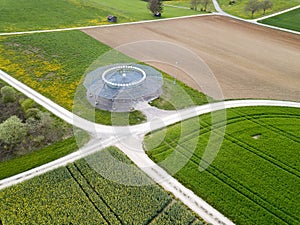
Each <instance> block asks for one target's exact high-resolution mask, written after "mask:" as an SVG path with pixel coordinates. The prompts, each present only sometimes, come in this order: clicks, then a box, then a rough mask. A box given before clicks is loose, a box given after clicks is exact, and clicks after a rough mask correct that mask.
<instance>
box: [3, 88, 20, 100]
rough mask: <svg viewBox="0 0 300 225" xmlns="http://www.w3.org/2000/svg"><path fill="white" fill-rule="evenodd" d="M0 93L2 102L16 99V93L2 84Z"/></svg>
mask: <svg viewBox="0 0 300 225" xmlns="http://www.w3.org/2000/svg"><path fill="white" fill-rule="evenodd" d="M1 95H2V101H3V102H4V103H8V102H14V101H15V100H16V93H15V90H14V89H13V88H12V87H9V86H4V87H3V88H1Z"/></svg>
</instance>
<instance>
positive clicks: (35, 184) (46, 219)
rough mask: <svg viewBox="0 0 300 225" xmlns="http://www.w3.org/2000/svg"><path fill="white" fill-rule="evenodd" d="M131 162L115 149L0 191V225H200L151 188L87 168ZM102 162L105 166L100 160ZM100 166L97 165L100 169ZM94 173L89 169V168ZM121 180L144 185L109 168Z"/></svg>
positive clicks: (132, 174)
mask: <svg viewBox="0 0 300 225" xmlns="http://www.w3.org/2000/svg"><path fill="white" fill-rule="evenodd" d="M108 155H113V156H114V158H115V159H118V160H119V161H121V162H123V163H126V164H131V165H132V162H131V161H130V160H129V159H128V158H127V157H126V156H125V155H124V154H122V153H121V152H119V151H118V150H117V149H116V148H109V149H106V150H102V151H100V152H98V153H96V154H93V155H91V156H89V159H88V160H84V159H81V160H78V161H76V162H75V163H72V164H69V165H68V166H66V167H62V168H59V169H56V170H54V171H51V172H48V173H46V174H44V175H41V176H39V177H35V178H33V179H31V180H28V181H25V182H23V183H21V184H18V185H15V186H12V187H9V188H6V189H4V190H1V191H0V198H1V202H0V219H1V223H2V224H6V225H9V224H12V225H15V224H32V225H34V224H88V225H90V224H138V225H140V224H148V223H149V222H151V223H152V224H178V225H179V224H192V223H193V224H198V225H200V224H203V223H202V222H201V220H199V219H198V218H197V217H196V216H195V215H194V214H193V213H192V212H191V211H190V210H188V209H187V208H186V207H185V206H184V205H182V203H180V202H179V201H178V200H175V199H174V197H172V196H170V195H169V194H168V193H167V192H165V191H164V190H163V189H162V188H161V187H159V186H158V185H156V184H152V185H146V186H129V185H125V184H119V183H116V182H114V181H110V180H108V179H105V178H104V177H102V176H101V175H100V174H99V173H97V172H96V171H95V170H94V169H92V168H91V167H90V164H88V163H87V161H88V162H89V163H91V162H90V160H92V161H93V162H94V163H95V162H98V164H97V165H94V166H100V167H101V163H104V164H106V166H107V165H108V166H111V163H112V161H111V160H110V159H109V158H107V156H108ZM103 159H105V160H103ZM99 162H101V163H99ZM93 168H94V167H93ZM109 171H112V172H113V173H114V174H115V175H116V176H120V177H121V179H122V177H123V180H130V179H139V180H144V181H149V182H150V178H148V177H147V176H146V175H145V174H144V173H143V172H142V171H141V170H139V169H138V168H137V167H135V166H134V167H131V170H128V171H124V170H118V169H117V168H110V170H109Z"/></svg>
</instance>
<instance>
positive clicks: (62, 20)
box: [0, 0, 199, 32]
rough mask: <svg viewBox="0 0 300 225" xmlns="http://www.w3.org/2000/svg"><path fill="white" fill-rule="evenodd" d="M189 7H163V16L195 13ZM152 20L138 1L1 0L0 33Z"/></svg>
mask: <svg viewBox="0 0 300 225" xmlns="http://www.w3.org/2000/svg"><path fill="white" fill-rule="evenodd" d="M198 13H199V12H195V11H193V10H189V9H179V8H174V7H168V6H166V7H165V8H164V13H163V14H162V18H171V17H178V16H186V15H193V14H198ZM108 15H115V16H117V17H118V22H120V23H123V22H132V21H140V20H152V19H155V18H154V17H153V16H152V14H151V13H150V11H149V10H148V9H147V3H146V2H145V1H141V0H101V1H97V0H51V1H47V0H27V1H24V0H15V1H14V2H13V3H12V2H11V1H9V0H0V32H14V31H28V30H40V29H55V28H65V27H79V26H90V25H101V24H107V22H106V17H107V16H108Z"/></svg>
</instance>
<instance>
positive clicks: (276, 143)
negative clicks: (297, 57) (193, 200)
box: [145, 107, 300, 225]
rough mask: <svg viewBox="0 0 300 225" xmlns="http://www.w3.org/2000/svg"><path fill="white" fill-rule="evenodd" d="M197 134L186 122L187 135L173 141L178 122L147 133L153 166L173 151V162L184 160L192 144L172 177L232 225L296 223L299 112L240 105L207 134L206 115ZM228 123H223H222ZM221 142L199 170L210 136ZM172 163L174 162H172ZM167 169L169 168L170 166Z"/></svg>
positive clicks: (299, 197) (298, 220)
mask: <svg viewBox="0 0 300 225" xmlns="http://www.w3.org/2000/svg"><path fill="white" fill-rule="evenodd" d="M199 121H200V126H201V129H200V136H199V135H198V132H199V131H198V130H197V129H195V130H193V127H196V128H197V126H195V125H196V124H197V123H198V122H197V120H196V119H191V120H188V121H186V122H184V123H188V124H189V127H190V132H189V133H186V134H185V135H184V138H182V139H181V140H180V143H178V137H179V136H180V132H187V131H185V130H184V131H183V130H182V129H181V127H182V124H177V125H174V126H171V127H169V128H168V130H167V133H166V137H165V139H164V141H163V142H162V143H161V144H160V145H159V146H155V145H157V141H155V140H157V139H159V140H160V138H161V137H160V136H161V133H162V132H164V131H158V132H156V133H153V134H151V135H148V137H147V139H146V142H145V144H146V148H147V149H148V155H149V156H150V157H151V158H152V159H153V160H154V161H156V162H161V161H162V160H163V159H165V158H167V157H168V156H169V155H170V154H171V153H172V152H173V151H174V149H175V148H176V150H177V155H178V159H176V160H178V161H180V160H182V158H184V157H187V155H189V154H190V152H191V151H193V150H194V149H191V147H190V146H191V143H192V142H193V141H194V142H197V143H198V144H197V147H196V149H195V151H194V153H193V154H192V157H191V158H190V159H189V161H188V163H187V164H186V165H185V166H184V167H183V168H182V169H181V170H180V171H179V172H178V173H177V174H176V175H175V177H176V178H177V179H178V180H179V181H180V182H181V183H183V184H184V185H186V186H187V187H188V188H190V189H192V190H193V191H194V192H195V193H196V194H197V195H199V196H200V197H202V198H203V199H205V200H206V201H207V202H209V203H210V204H211V205H213V206H214V207H215V208H216V209H218V210H220V211H221V212H222V213H223V214H225V215H226V216H228V217H229V218H230V219H232V220H233V221H234V222H235V223H236V224H242V225H247V224H249V225H250V224H253V225H254V224H260V225H262V224H299V223H300V216H299V215H300V189H299V187H300V164H299V162H300V154H299V153H300V152H299V150H300V133H299V131H300V110H299V109H292V108H280V107H245V108H238V109H230V110H227V122H226V121H218V122H217V123H215V124H214V126H213V127H214V128H213V130H212V131H211V126H210V123H211V122H210V121H211V118H210V115H204V116H201V117H200V120H199ZM226 123H227V124H226ZM225 125H226V134H225V139H224V141H223V143H222V146H221V149H220V151H219V152H218V155H217V157H216V158H215V160H214V161H213V163H212V164H211V165H210V166H209V167H208V169H206V170H205V171H203V172H200V171H199V163H200V160H201V157H202V155H203V153H204V150H205V147H206V145H207V143H208V140H209V135H210V133H211V132H214V133H216V134H219V133H220V129H222V127H224V126H225ZM173 164H174V165H176V161H174V162H173ZM166 169H167V170H168V169H172V168H171V166H170V168H166Z"/></svg>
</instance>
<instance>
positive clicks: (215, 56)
mask: <svg viewBox="0 0 300 225" xmlns="http://www.w3.org/2000/svg"><path fill="white" fill-rule="evenodd" d="M83 31H84V32H85V33H87V34H89V35H91V36H92V37H94V38H95V39H97V40H99V41H101V42H103V43H105V44H107V45H109V46H111V47H113V48H116V47H118V46H120V45H124V44H127V43H131V42H136V41H145V40H159V41H168V42H170V43H173V44H175V45H177V46H182V47H185V48H188V49H190V50H191V51H192V52H194V53H196V54H197V55H198V56H199V57H200V58H201V59H203V60H204V62H205V63H206V64H207V65H208V66H209V68H210V69H211V71H212V73H209V72H207V71H208V70H207V68H204V67H205V65H202V67H201V68H204V69H203V71H204V72H203V71H202V72H199V63H197V62H196V61H194V59H192V58H193V57H191V56H190V55H189V53H188V52H187V51H185V50H183V49H182V48H179V49H176V48H173V47H172V46H169V49H168V45H166V46H165V47H163V45H164V44H161V43H159V42H153V41H152V42H150V43H151V44H149V45H148V44H147V43H145V42H142V43H140V44H139V43H137V44H130V45H128V47H120V48H118V49H119V50H120V51H122V52H124V53H126V54H128V55H130V56H131V57H134V58H136V59H137V60H141V61H147V63H149V64H151V65H154V66H156V67H157V68H159V69H161V70H163V71H165V72H167V73H169V74H170V75H173V76H175V77H176V78H177V79H181V80H183V81H184V82H186V83H187V84H189V85H190V86H192V87H195V88H198V89H199V90H202V91H203V92H205V93H207V94H209V95H211V96H213V97H215V98H221V97H220V94H218V93H214V91H213V90H215V89H217V86H216V83H215V80H214V77H213V74H214V76H215V78H216V80H217V82H218V83H219V85H220V87H221V91H222V92H223V95H224V97H225V98H226V99H234V98H270V99H281V100H295V101H300V35H295V34H290V33H286V32H281V31H277V30H273V29H269V28H265V27H261V26H257V25H253V24H249V23H246V22H242V21H238V20H235V19H231V18H227V17H222V16H203V17H194V18H185V19H179V20H170V21H160V22H153V23H143V24H130V25H121V26H115V27H103V28H96V29H87V30H83ZM153 43H154V44H153ZM155 43H156V44H155ZM164 57H166V58H167V60H165V62H164ZM187 58H189V59H191V60H184V59H187ZM155 61H158V62H155ZM198 61H199V60H198ZM166 62H167V63H166ZM170 62H173V63H170ZM175 62H178V64H180V65H179V67H180V68H181V70H177V69H175V68H176V66H177V64H176V65H175ZM170 64H172V65H170ZM200 64H201V63H200ZM183 71H185V72H183ZM196 71H198V72H196ZM198 84H199V85H198Z"/></svg>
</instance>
